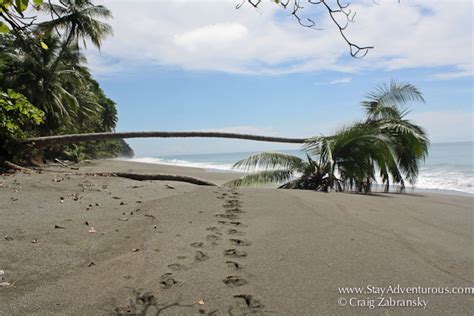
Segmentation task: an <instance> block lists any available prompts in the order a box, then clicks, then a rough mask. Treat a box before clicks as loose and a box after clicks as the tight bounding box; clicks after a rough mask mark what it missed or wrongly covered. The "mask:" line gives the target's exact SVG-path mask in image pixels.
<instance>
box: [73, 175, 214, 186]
mask: <svg viewBox="0 0 474 316" xmlns="http://www.w3.org/2000/svg"><path fill="white" fill-rule="evenodd" d="M72 174H73V175H78V176H97V177H119V178H127V179H132V180H137V181H150V180H158V181H177V182H187V183H191V184H196V185H204V186H213V187H215V186H216V185H215V184H214V183H211V182H208V181H205V180H201V179H197V178H193V177H188V176H180V175H174V174H161V173H158V174H143V173H128V172H86V173H80V172H77V173H72Z"/></svg>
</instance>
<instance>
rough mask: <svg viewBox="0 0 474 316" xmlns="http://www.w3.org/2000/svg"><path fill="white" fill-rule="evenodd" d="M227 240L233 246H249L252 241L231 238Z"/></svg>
mask: <svg viewBox="0 0 474 316" xmlns="http://www.w3.org/2000/svg"><path fill="white" fill-rule="evenodd" d="M229 241H230V243H231V244H232V245H234V246H250V245H252V242H250V241H248V240H242V239H236V238H231V239H229Z"/></svg>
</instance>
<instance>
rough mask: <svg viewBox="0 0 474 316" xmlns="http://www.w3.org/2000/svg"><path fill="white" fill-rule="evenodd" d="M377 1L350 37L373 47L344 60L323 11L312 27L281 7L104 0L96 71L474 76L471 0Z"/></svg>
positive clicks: (364, 9) (365, 8)
mask: <svg viewBox="0 0 474 316" xmlns="http://www.w3.org/2000/svg"><path fill="white" fill-rule="evenodd" d="M379 2H381V4H380V5H375V4H373V3H372V2H371V1H367V2H363V3H364V4H363V5H362V4H354V5H353V6H352V8H353V10H355V11H357V21H356V23H354V24H351V25H349V27H348V29H347V34H348V36H349V37H350V38H351V40H352V41H354V42H355V43H358V44H361V45H365V44H373V45H374V46H375V49H374V50H372V51H371V52H370V53H369V55H368V56H367V57H366V58H364V59H362V60H358V59H352V58H348V48H347V45H346V44H345V43H344V41H343V40H342V39H341V38H340V35H339V34H338V32H337V29H335V27H334V25H333V24H332V23H331V22H330V20H329V18H328V17H327V16H326V15H324V14H323V12H322V11H321V12H320V13H319V15H318V13H315V14H316V17H318V19H317V21H318V26H321V27H324V30H323V31H316V30H311V29H307V28H303V27H301V26H299V25H298V24H297V22H296V21H295V20H294V19H292V18H291V16H289V15H288V12H287V13H286V14H285V13H283V12H282V10H281V9H280V8H279V7H278V6H276V5H275V4H272V3H266V2H262V6H261V9H260V10H258V11H257V10H255V9H253V8H252V7H251V6H248V5H247V6H244V7H242V8H241V9H239V10H236V9H235V4H236V1H232V0H229V1H222V0H221V1H217V0H216V1H203V0H194V1H190V0H187V1H185V0H181V1H177V0H175V1H166V2H164V1H159V0H155V1H152V0H148V1H143V0H138V1H133V2H132V1H116V0H114V1H111V0H107V1H104V4H105V5H106V6H107V7H108V8H110V9H111V10H112V12H113V14H114V17H115V19H114V20H113V21H111V24H112V26H113V28H114V33H115V36H114V37H111V38H109V39H108V40H106V42H105V43H104V46H103V49H102V52H103V54H102V55H101V56H100V57H98V55H97V52H92V51H90V50H89V51H88V54H89V56H91V55H95V58H96V60H95V62H94V63H93V64H92V67H93V69H94V71H95V72H96V73H100V72H102V71H104V70H105V71H109V68H108V66H109V65H114V67H116V69H115V70H116V71H120V70H121V69H123V68H124V67H123V66H122V67H118V66H117V65H120V64H121V65H127V67H134V66H136V65H147V66H148V65H152V64H154V65H164V66H172V67H180V68H183V69H186V70H213V71H223V72H230V73H247V74H282V73H295V72H306V71H322V70H333V71H339V72H342V73H355V72H357V71H361V70H364V69H382V70H392V69H403V68H414V67H453V68H454V69H458V70H459V71H457V72H456V73H453V74H435V75H434V78H438V79H448V77H450V76H451V77H453V78H454V77H458V76H461V75H462V76H464V75H466V76H469V75H472V43H473V41H472V28H471V23H472V3H471V1H470V0H459V1H449V2H448V1H443V0H433V1H423V0H416V1H410V2H408V1H406V2H402V3H401V4H398V3H397V1H394V0H393V1H392V0H390V1H388V0H387V1H379ZM306 7H309V8H311V7H310V6H308V5H307V6H306ZM111 60H112V62H111ZM101 64H102V65H101ZM104 66H105V67H104ZM438 72H439V71H438ZM443 77H444V78H443Z"/></svg>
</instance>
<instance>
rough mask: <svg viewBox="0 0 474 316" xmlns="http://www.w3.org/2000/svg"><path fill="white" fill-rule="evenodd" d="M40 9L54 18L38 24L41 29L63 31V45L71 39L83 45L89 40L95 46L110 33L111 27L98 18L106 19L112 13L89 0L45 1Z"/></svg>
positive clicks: (99, 44) (67, 43)
mask: <svg viewBox="0 0 474 316" xmlns="http://www.w3.org/2000/svg"><path fill="white" fill-rule="evenodd" d="M41 9H42V10H44V11H46V12H47V13H48V14H50V15H51V16H54V17H55V19H53V20H51V21H46V22H43V23H41V24H40V25H39V28H40V30H41V31H46V32H51V31H54V30H56V31H59V30H64V31H65V38H66V40H65V42H64V44H65V46H64V47H66V46H68V45H69V44H71V43H72V42H73V41H76V42H78V41H79V40H82V42H83V43H84V46H86V41H87V40H90V41H91V42H92V44H94V45H95V46H96V47H97V48H100V46H101V44H102V41H103V40H104V38H105V37H106V36H108V35H111V34H112V28H111V27H110V25H108V24H107V23H104V22H102V21H100V20H98V19H108V18H111V17H112V13H111V12H110V10H108V9H107V8H106V7H104V6H102V5H95V4H93V3H92V1H90V0H62V1H60V4H53V3H50V2H45V3H43V4H42V6H41Z"/></svg>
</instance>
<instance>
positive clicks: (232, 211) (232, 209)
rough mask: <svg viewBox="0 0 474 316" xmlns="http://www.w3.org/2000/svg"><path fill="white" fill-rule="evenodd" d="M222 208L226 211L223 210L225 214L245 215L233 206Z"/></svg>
mask: <svg viewBox="0 0 474 316" xmlns="http://www.w3.org/2000/svg"><path fill="white" fill-rule="evenodd" d="M224 208H226V210H225V211H226V213H239V214H243V213H245V212H244V211H243V210H242V209H241V208H239V207H235V206H233V205H232V206H228V207H226V206H225V205H224Z"/></svg>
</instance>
